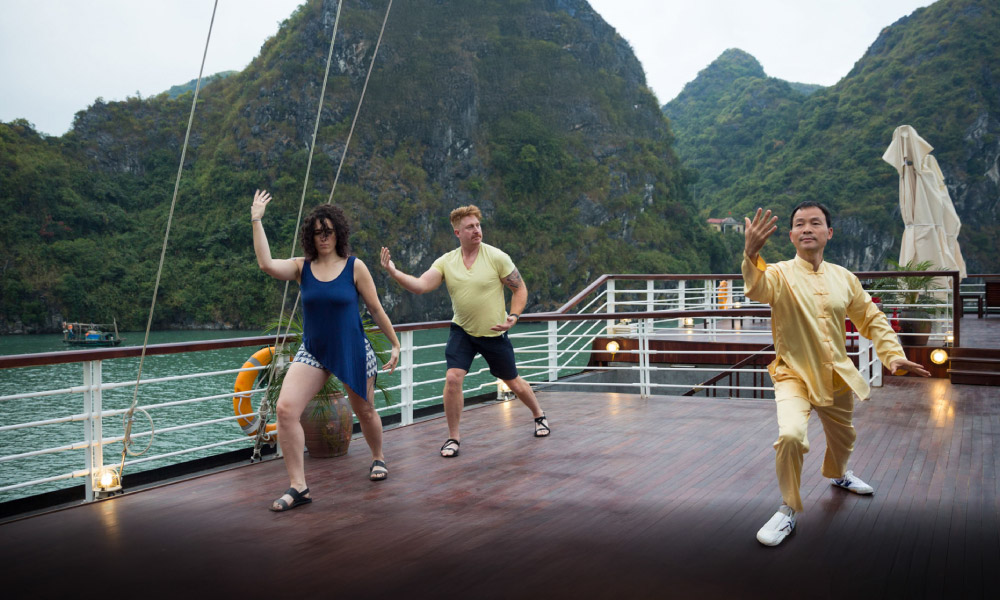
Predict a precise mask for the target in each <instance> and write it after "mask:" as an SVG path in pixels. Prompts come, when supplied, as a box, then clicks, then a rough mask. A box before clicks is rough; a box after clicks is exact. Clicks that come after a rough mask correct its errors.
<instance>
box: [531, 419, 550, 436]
mask: <svg viewBox="0 0 1000 600" xmlns="http://www.w3.org/2000/svg"><path fill="white" fill-rule="evenodd" d="M550 433H552V430H551V429H549V422H548V421H546V420H545V415H542V416H540V417H538V418H537V419H535V437H549V434H550Z"/></svg>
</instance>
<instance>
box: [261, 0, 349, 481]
mask: <svg viewBox="0 0 1000 600" xmlns="http://www.w3.org/2000/svg"><path fill="white" fill-rule="evenodd" d="M343 4H344V2H343V0H340V1H339V2H337V16H336V18H335V19H334V21H333V33H332V34H331V35H330V50H329V51H328V52H327V53H326V72H324V73H323V86H322V87H321V88H320V92H319V107H318V108H317V109H316V123H315V124H314V125H313V134H312V141H311V142H310V144H309V159H308V160H307V161H306V175H305V179H304V180H303V181H302V195H301V197H300V198H299V214H298V215H297V216H296V217H295V229H293V230H292V231H293V232H294V233H293V234H292V247H291V249H290V250H289V252H288V260H292V259H293V258H295V242H296V241H297V240H298V236H297V235H296V234H297V233H298V231H299V225H300V224H301V222H302V209H303V208H304V207H305V203H306V190H308V189H309V173H310V171H311V170H312V162H313V154H314V152H315V150H316V134H317V133H318V132H319V124H320V121H321V117H322V115H323V101H324V100H325V98H326V84H327V81H329V79H330V65H331V64H333V45H334V42H336V41H337V28H338V26H339V25H340V9H341V6H343ZM290 284H291V281H290V280H288V281H285V291H284V292H282V294H281V310H280V311H279V312H278V327H277V331H276V332H275V336H274V349H275V353H277V351H278V349H279V348H281V344H282V342H283V341H287V339H288V331H289V329H290V328H291V326H292V318H293V316H294V315H295V308H296V307H297V306H298V304H299V296H296V297H295V302H294V303H293V304H292V310H291V312H290V313H289V315H288V325H287V326H286V327H285V335H284V338H282V335H281V324H282V322H283V321H284V318H285V303H286V301H287V300H288V286H289V285H290ZM300 295H301V292H300ZM277 367H278V365H277V360H276V358H275V357H272V359H271V367H270V369H269V370H268V376H267V386H268V387H270V386H271V384H272V383H273V382H274V373H275V371H276V370H277ZM270 412H271V405H270V403H269V402H268V401H267V396H266V395H265V396H264V397H263V398H262V400H261V403H260V409H259V410H258V414H259V417H258V420H257V435H256V436H255V437H254V444H253V455H252V456H251V457H250V462H256V461H259V460H261V458H260V448H261V445H262V444H263V443H264V433H265V430H266V429H267V419H268V417H269V416H270Z"/></svg>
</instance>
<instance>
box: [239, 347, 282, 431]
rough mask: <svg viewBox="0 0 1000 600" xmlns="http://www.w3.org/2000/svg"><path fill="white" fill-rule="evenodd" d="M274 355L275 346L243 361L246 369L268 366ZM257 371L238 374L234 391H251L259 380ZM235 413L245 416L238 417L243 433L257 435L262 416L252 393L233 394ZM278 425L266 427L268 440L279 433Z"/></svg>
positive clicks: (261, 350)
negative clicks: (256, 408)
mask: <svg viewBox="0 0 1000 600" xmlns="http://www.w3.org/2000/svg"><path fill="white" fill-rule="evenodd" d="M273 357H274V346H271V347H269V348H261V349H260V350H258V351H257V352H254V354H253V356H251V357H250V358H249V359H247V361H246V362H245V363H243V368H244V369H252V368H254V367H266V366H267V365H269V364H271V360H272V358H273ZM257 373H259V371H243V372H242V373H240V374H239V375H237V376H236V385H235V386H233V391H234V392H249V391H250V390H252V389H253V384H254V382H255V381H256V380H257ZM233 414H235V415H236V416H238V417H244V418H242V419H236V422H237V423H239V424H240V428H241V429H242V430H243V433H245V434H247V435H257V427H258V426H259V425H260V416H259V415H258V414H257V411H255V410H254V408H253V401H252V400H251V399H250V394H243V395H240V396H233ZM277 430H278V426H277V425H275V424H274V423H272V424H270V425H268V426H267V428H266V429H264V439H265V440H266V441H269V442H270V441H271V440H273V439H274V438H275V437H277V435H278V431H277Z"/></svg>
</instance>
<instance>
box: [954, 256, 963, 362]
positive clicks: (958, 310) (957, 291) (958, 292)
mask: <svg viewBox="0 0 1000 600" xmlns="http://www.w3.org/2000/svg"><path fill="white" fill-rule="evenodd" d="M951 306H952V310H951V335H952V336H954V341H953V342H952V344H953V345H954V346H955V347H956V348H960V347H961V346H962V331H961V329H962V323H961V321H960V319H961V317H962V313H964V312H965V308H964V307H963V306H962V284H961V278H960V277H959V272H958V271H955V272H953V273H952V274H951Z"/></svg>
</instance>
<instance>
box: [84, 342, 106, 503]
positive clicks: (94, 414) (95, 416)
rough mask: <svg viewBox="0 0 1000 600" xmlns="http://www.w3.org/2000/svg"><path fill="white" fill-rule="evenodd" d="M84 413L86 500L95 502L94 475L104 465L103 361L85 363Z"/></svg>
mask: <svg viewBox="0 0 1000 600" xmlns="http://www.w3.org/2000/svg"><path fill="white" fill-rule="evenodd" d="M83 387H84V390H83V413H84V414H85V415H87V418H86V420H85V421H84V422H83V440H84V442H86V444H87V452H86V457H85V460H86V470H87V477H86V481H84V484H83V489H84V502H93V501H94V500H95V499H96V498H95V495H94V477H95V475H97V473H98V472H100V470H101V469H102V468H103V467H104V446H103V445H102V444H101V440H103V439H104V432H103V428H102V427H101V411H102V410H103V409H102V408H101V404H102V398H101V361H99V360H92V361H90V360H88V361H85V362H84V363H83Z"/></svg>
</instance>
